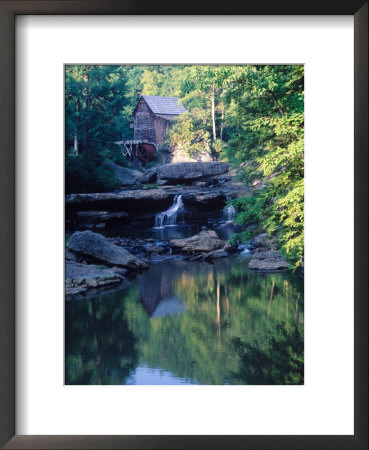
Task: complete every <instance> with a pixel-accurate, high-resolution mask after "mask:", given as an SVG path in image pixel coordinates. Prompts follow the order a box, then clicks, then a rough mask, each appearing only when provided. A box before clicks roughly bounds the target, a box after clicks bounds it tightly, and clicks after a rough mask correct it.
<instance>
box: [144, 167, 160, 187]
mask: <svg viewBox="0 0 369 450" xmlns="http://www.w3.org/2000/svg"><path fill="white" fill-rule="evenodd" d="M159 167H160V165H157V166H155V167H151V169H147V170H145V172H144V173H143V174H142V177H141V183H155V182H156V181H157V179H158V168H159Z"/></svg>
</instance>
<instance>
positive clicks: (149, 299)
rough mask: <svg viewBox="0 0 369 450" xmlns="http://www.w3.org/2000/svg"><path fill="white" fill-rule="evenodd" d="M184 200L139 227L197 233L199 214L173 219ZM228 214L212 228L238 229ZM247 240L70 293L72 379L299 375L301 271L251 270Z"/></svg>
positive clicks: (239, 379) (255, 379) (154, 232)
mask: <svg viewBox="0 0 369 450" xmlns="http://www.w3.org/2000/svg"><path fill="white" fill-rule="evenodd" d="M179 201H180V199H178V198H177V199H176V200H175V201H174V205H172V207H171V208H172V211H173V209H174V206H176V205H177V206H178V204H179ZM179 209H180V208H178V209H177V211H175V212H174V213H173V214H172V215H170V214H168V210H167V211H166V215H164V216H165V217H163V221H162V223H161V224H160V225H161V226H160V227H155V226H153V227H151V228H148V229H146V230H144V229H140V230H139V232H140V234H139V235H140V236H151V237H154V238H155V239H156V240H157V242H160V241H163V240H166V239H171V238H174V237H184V236H190V235H193V234H195V233H196V232H197V231H198V230H199V229H200V228H201V225H200V224H192V225H191V224H183V223H181V221H179V222H180V223H179V225H177V226H175V222H173V223H171V220H172V218H173V216H174V214H176V213H178V211H179ZM170 210H171V209H170V208H169V211H170ZM228 217H229V216H228V212H225V213H224V217H223V219H222V223H221V224H219V223H218V227H217V228H216V229H217V232H218V234H220V235H221V236H222V237H223V238H225V237H226V234H227V233H228V234H229V235H231V234H232V233H233V225H232V223H228V224H224V222H228ZM177 219H178V217H177ZM160 220H161V219H160ZM153 225H154V224H153ZM156 225H158V223H156ZM168 225H169V226H168ZM136 231H137V232H138V230H136ZM123 232H124V233H127V230H121V231H116V232H115V233H117V234H123ZM241 250H242V252H241V253H239V254H236V255H231V256H229V257H227V258H224V259H220V260H216V261H214V262H213V263H208V262H198V261H192V262H191V261H184V260H178V261H170V262H168V261H167V262H159V263H157V264H154V265H152V266H151V267H150V269H149V270H148V271H147V272H144V273H142V274H140V275H138V276H136V278H135V279H133V280H131V281H128V280H127V281H125V282H124V283H123V284H122V285H121V286H120V287H119V288H117V289H115V290H111V291H106V292H101V293H99V294H98V295H90V296H87V297H85V298H84V299H82V300H72V301H67V302H66V306H65V308H66V309H65V314H66V320H65V323H66V330H65V331H66V333H65V336H66V339H65V354H66V361H65V362H66V365H65V382H66V384H87V385H89V384H149V385H156V384H165V385H167V384H210V385H212V384H221V385H224V384H302V383H303V348H304V340H303V336H304V334H303V323H304V306H303V305H304V299H303V280H302V279H301V278H300V276H299V275H298V274H297V273H292V272H289V271H288V272H283V273H278V274H264V275H261V274H255V273H252V272H251V271H250V270H249V269H248V262H249V260H250V253H249V252H248V250H247V248H242V249H241Z"/></svg>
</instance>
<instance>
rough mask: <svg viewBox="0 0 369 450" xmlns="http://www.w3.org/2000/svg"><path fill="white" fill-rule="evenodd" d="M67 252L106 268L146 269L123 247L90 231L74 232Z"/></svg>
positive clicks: (145, 265) (143, 264)
mask: <svg viewBox="0 0 369 450" xmlns="http://www.w3.org/2000/svg"><path fill="white" fill-rule="evenodd" d="M67 248H68V250H70V251H72V252H74V253H77V254H78V255H82V256H85V257H87V258H90V259H92V260H94V261H97V262H100V263H103V264H107V265H108V266H117V267H123V268H126V269H130V270H142V269H147V268H148V266H147V264H145V263H144V262H143V261H141V260H140V259H138V258H136V257H135V256H133V255H131V253H129V252H128V251H127V250H126V249H124V248H123V247H119V246H118V245H115V244H113V243H112V242H109V241H108V240H107V239H106V238H105V237H104V236H102V235H100V234H97V233H93V232H92V231H89V230H87V231H76V232H75V233H73V234H72V236H71V237H70V239H69V241H68V243H67Z"/></svg>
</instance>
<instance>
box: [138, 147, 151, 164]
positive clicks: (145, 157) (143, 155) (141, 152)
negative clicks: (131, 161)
mask: <svg viewBox="0 0 369 450" xmlns="http://www.w3.org/2000/svg"><path fill="white" fill-rule="evenodd" d="M136 156H137V157H138V158H139V159H140V160H141V161H142V162H143V163H145V164H146V163H147V162H149V159H150V154H149V151H148V149H147V148H146V146H144V145H139V146H138V148H137V150H136Z"/></svg>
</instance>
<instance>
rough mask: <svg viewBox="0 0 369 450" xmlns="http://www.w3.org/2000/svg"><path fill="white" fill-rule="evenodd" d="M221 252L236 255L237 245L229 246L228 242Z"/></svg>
mask: <svg viewBox="0 0 369 450" xmlns="http://www.w3.org/2000/svg"><path fill="white" fill-rule="evenodd" d="M223 250H224V251H226V252H228V253H236V252H237V245H236V244H230V243H229V242H227V243H226V244H225V246H224V249H223Z"/></svg>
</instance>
